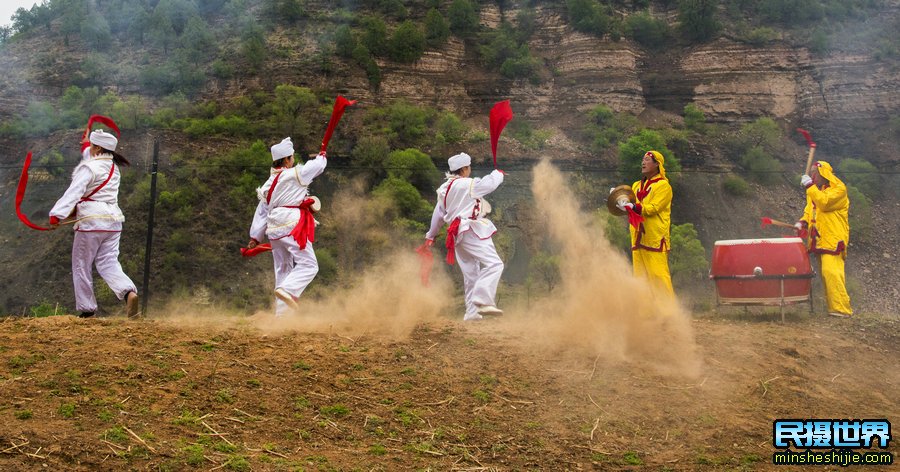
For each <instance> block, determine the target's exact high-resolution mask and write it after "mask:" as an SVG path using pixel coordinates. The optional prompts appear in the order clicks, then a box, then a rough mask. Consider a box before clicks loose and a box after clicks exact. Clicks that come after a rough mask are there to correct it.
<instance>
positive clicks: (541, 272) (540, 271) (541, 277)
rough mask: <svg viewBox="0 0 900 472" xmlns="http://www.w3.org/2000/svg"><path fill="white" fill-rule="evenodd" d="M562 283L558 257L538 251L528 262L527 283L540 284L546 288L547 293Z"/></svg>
mask: <svg viewBox="0 0 900 472" xmlns="http://www.w3.org/2000/svg"><path fill="white" fill-rule="evenodd" d="M560 281H562V275H561V274H560V271H559V256H558V255H553V254H550V253H547V252H545V251H538V252H537V253H536V254H535V255H534V256H532V257H531V260H530V261H528V283H529V284H535V283H540V284H542V285H544V287H546V289H547V291H548V292H552V291H553V289H554V288H556V286H557V285H559V283H560Z"/></svg>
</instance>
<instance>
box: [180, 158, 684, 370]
mask: <svg viewBox="0 0 900 472" xmlns="http://www.w3.org/2000/svg"><path fill="white" fill-rule="evenodd" d="M532 190H533V193H534V198H535V205H536V211H537V212H538V213H539V214H540V218H539V219H540V220H542V221H544V222H545V223H546V231H548V232H549V236H550V238H551V239H552V240H553V242H554V243H555V245H556V247H558V248H559V250H560V256H561V257H560V275H561V281H560V283H559V285H558V286H557V287H556V289H555V290H554V291H553V292H551V295H550V296H546V297H544V298H542V299H538V300H532V301H531V302H530V303H529V304H528V306H521V305H522V304H516V302H515V301H513V302H512V303H509V304H507V306H505V307H503V308H505V309H506V313H507V314H506V315H505V316H504V317H503V319H501V320H490V321H486V322H484V323H482V324H481V325H479V326H477V327H475V326H472V325H468V326H472V329H477V330H478V331H483V332H485V333H487V334H494V335H497V336H504V337H510V338H512V339H514V340H516V341H514V342H518V343H522V344H523V346H522V348H523V350H526V352H532V353H537V354H539V355H541V357H545V358H550V357H567V356H569V357H570V358H572V359H580V360H582V361H583V359H585V358H590V359H593V358H597V359H602V360H603V362H604V363H606V364H609V363H612V364H616V363H622V362H634V363H639V364H642V365H647V366H650V367H651V368H653V369H654V370H656V371H657V372H659V373H662V374H668V375H683V376H689V377H693V376H696V375H698V373H699V372H698V371H699V365H700V362H699V358H698V355H697V352H696V345H695V343H694V336H693V331H692V328H691V325H690V320H689V317H688V315H687V314H686V312H685V311H684V310H683V309H682V308H681V306H680V305H679V304H678V303H677V301H675V300H671V299H668V298H667V297H661V296H657V295H656V294H654V292H653V290H652V289H651V287H650V286H649V285H648V284H647V283H646V282H645V281H644V280H642V279H637V278H635V277H634V276H633V275H632V269H631V263H630V261H628V260H626V259H625V257H623V255H622V254H621V253H620V252H619V251H618V250H616V249H615V248H613V247H611V246H610V244H609V243H608V241H607V239H606V237H605V236H604V230H603V228H602V227H601V226H600V225H599V224H597V223H596V222H595V221H593V220H592V219H591V218H590V216H589V215H587V214H585V213H583V212H582V211H581V210H580V209H579V204H578V201H577V199H576V198H575V195H574V194H573V193H572V192H571V191H570V190H569V188H568V185H567V183H566V181H565V180H564V178H563V175H562V174H561V173H560V172H559V171H558V170H557V169H556V168H555V167H553V166H552V165H551V164H549V162H547V161H544V162H541V163H540V164H538V165H537V166H536V167H535V169H534V181H533V183H532ZM333 200H334V202H333V205H332V206H331V207H329V208H328V209H327V211H324V212H323V218H328V219H327V220H323V221H324V222H325V224H324V225H323V226H324V227H326V228H328V230H329V231H334V236H335V238H336V239H337V240H338V244H337V245H338V247H336V248H332V249H333V250H334V252H336V253H338V254H339V256H338V257H340V258H344V260H343V262H342V266H344V267H346V266H347V264H350V265H351V267H352V264H354V263H355V264H358V265H359V266H360V267H359V268H358V269H356V270H354V271H353V272H356V274H358V275H355V276H354V277H352V278H350V280H349V281H348V282H346V283H344V284H331V285H329V286H328V287H327V288H326V289H325V290H324V291H322V292H321V293H319V294H318V295H319V296H313V295H310V294H305V295H304V296H301V298H300V301H299V303H300V306H301V310H300V312H299V313H296V314H293V315H289V316H283V317H275V316H273V314H272V310H271V309H268V310H265V311H260V312H258V313H257V314H255V315H254V316H252V317H250V318H249V319H248V318H246V317H237V316H228V317H225V320H223V317H222V315H221V314H220V315H218V316H217V315H215V314H213V313H212V312H213V311H214V310H211V309H207V310H205V312H204V311H203V310H201V311H194V312H193V314H192V313H191V309H190V308H179V307H178V306H176V305H173V306H171V307H170V308H169V309H168V310H167V315H166V318H168V319H171V320H177V321H178V322H179V324H182V325H185V324H186V325H188V326H190V325H191V324H199V325H207V324H210V323H212V322H214V323H216V324H218V326H222V324H221V323H223V322H224V323H234V324H235V325H241V324H243V325H247V326H248V327H252V328H254V329H257V330H259V331H261V332H262V333H265V334H271V335H278V334H280V333H288V332H294V331H300V332H312V333H337V334H340V335H350V336H354V335H375V336H380V337H388V338H392V339H397V340H402V339H405V338H408V337H409V336H410V335H411V333H412V332H413V330H414V329H415V328H416V327H417V326H419V325H421V324H423V323H431V322H439V323H446V322H448V318H447V315H448V313H449V312H451V311H452V310H451V309H452V308H455V307H458V304H459V302H461V294H460V291H459V290H458V287H454V284H453V282H452V281H451V280H450V278H449V276H448V275H447V271H444V270H433V271H432V274H431V283H430V285H429V286H427V287H426V286H423V285H422V284H421V282H420V279H419V269H420V267H419V260H418V256H417V255H416V254H415V253H413V252H412V251H411V250H410V249H409V248H408V247H407V246H409V244H408V243H405V242H404V241H403V240H402V239H398V238H400V237H399V236H398V235H397V234H393V232H392V230H391V229H390V228H386V227H385V225H383V224H382V223H383V222H384V221H389V220H390V218H387V216H388V215H387V213H386V212H390V211H392V210H391V205H390V204H386V203H385V202H384V201H381V200H379V199H377V198H372V197H371V196H369V197H366V196H365V195H364V194H363V186H361V185H355V184H351V185H347V186H345V190H342V191H341V192H340V193H339V194H337V195H335V197H334V199H333ZM623 224H624V222H623ZM535 230H537V231H543V230H545V229H544V228H535ZM372 247H374V248H375V251H376V257H374V258H372V257H368V255H367V254H364V253H361V252H359V251H365V250H369V251H371V249H366V248H372ZM438 254H442V251H435V261H434V263H435V265H438V264H441V263H442V262H441V258H440V256H439V255H438ZM367 259H368V260H374V262H372V263H362V262H360V261H365V260H367ZM451 270H455V268H454V269H451ZM313 283H316V282H315V281H314V282H313ZM192 315H193V316H192ZM191 319H192V320H191ZM213 320H214V321H213Z"/></svg>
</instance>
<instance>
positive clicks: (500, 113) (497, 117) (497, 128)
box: [490, 100, 513, 169]
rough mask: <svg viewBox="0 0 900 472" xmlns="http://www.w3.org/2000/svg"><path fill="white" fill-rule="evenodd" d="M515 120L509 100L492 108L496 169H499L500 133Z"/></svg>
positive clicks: (492, 146)
mask: <svg viewBox="0 0 900 472" xmlns="http://www.w3.org/2000/svg"><path fill="white" fill-rule="evenodd" d="M512 119H513V112H512V108H511V107H510V106H509V100H503V101H502V102H497V103H495V104H494V107H493V108H491V115H490V122H491V154H493V156H494V168H495V169H496V168H497V141H498V140H499V139H500V133H502V132H503V128H504V127H505V126H506V124H507V123H509V122H510V120H512Z"/></svg>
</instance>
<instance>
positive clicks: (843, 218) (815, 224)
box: [795, 161, 853, 318]
mask: <svg viewBox="0 0 900 472" xmlns="http://www.w3.org/2000/svg"><path fill="white" fill-rule="evenodd" d="M800 184H801V185H803V187H804V188H806V209H805V210H803V218H801V219H800V221H798V222H797V224H796V225H795V226H796V227H797V229H798V231H800V232H802V231H803V230H806V231H808V234H809V244H808V245H809V252H810V253H813V254H818V255H819V259H820V260H821V263H822V282H823V283H824V284H825V298H826V300H827V301H828V314H829V315H832V316H837V317H841V318H848V317H850V316H851V315H852V314H853V310H852V309H851V308H850V295H848V294H847V288H846V281H845V278H844V260H845V259H846V258H847V245H848V244H849V243H850V222H849V219H848V215H849V211H850V199H849V198H848V197H847V186H846V185H845V184H844V182H841V179H839V178H837V176H835V175H834V171H833V170H832V168H831V165H830V164H828V163H827V162H825V161H818V162H816V165H814V166H813V168H812V170H811V171H810V175H804V176H803V177H802V178H801V179H800Z"/></svg>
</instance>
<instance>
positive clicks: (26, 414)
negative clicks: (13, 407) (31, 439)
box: [16, 410, 34, 420]
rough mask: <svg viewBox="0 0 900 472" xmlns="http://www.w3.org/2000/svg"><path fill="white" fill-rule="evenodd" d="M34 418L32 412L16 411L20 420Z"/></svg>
mask: <svg viewBox="0 0 900 472" xmlns="http://www.w3.org/2000/svg"><path fill="white" fill-rule="evenodd" d="M33 416H34V414H33V413H32V412H31V410H18V411H16V418H18V419H20V420H30V419H31V418H32V417H33Z"/></svg>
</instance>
